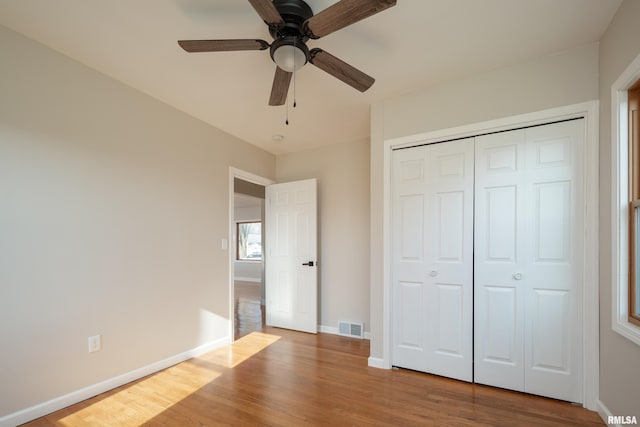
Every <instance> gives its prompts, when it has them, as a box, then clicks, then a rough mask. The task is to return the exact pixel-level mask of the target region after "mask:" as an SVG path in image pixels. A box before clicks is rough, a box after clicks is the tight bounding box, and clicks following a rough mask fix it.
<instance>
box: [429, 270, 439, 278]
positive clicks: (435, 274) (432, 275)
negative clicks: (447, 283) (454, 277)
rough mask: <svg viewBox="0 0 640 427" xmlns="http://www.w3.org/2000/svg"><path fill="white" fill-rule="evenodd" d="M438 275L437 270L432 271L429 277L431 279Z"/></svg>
mask: <svg viewBox="0 0 640 427" xmlns="http://www.w3.org/2000/svg"><path fill="white" fill-rule="evenodd" d="M437 275H438V272H437V271H436V270H431V273H429V276H431V277H436V276H437Z"/></svg>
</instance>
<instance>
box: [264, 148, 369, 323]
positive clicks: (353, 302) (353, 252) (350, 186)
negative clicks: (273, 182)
mask: <svg viewBox="0 0 640 427" xmlns="http://www.w3.org/2000/svg"><path fill="white" fill-rule="evenodd" d="M276 165H277V166H276V176H277V181H278V182H286V181H296V180H301V179H307V178H317V179H318V211H319V212H318V228H319V234H318V236H319V239H318V240H319V248H318V249H319V254H320V258H319V260H318V271H319V279H320V280H319V307H318V313H320V319H319V323H320V325H321V327H322V329H323V330H327V331H331V332H335V331H332V330H331V328H337V327H338V321H339V320H346V321H351V322H364V323H365V330H366V331H369V144H368V141H359V142H354V143H348V144H336V145H330V146H328V147H324V148H318V149H314V150H307V151H302V152H298V153H294V154H283V155H279V156H278V157H277V160H276Z"/></svg>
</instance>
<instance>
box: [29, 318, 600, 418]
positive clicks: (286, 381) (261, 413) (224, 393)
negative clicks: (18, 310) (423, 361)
mask: <svg viewBox="0 0 640 427" xmlns="http://www.w3.org/2000/svg"><path fill="white" fill-rule="evenodd" d="M368 355H369V341H366V340H356V339H350V338H345V337H340V336H335V335H328V334H318V335H311V334H304V333H298V332H293V331H287V330H282V329H276V328H265V329H264V330H263V331H262V332H253V333H250V334H249V335H246V336H245V337H243V338H241V339H240V340H238V341H236V342H235V343H234V344H233V345H231V346H227V347H224V348H220V349H218V350H215V351H213V352H210V353H207V354H205V355H203V356H200V357H197V358H194V359H191V360H188V361H186V362H183V363H180V364H178V365H176V366H174V367H171V368H169V369H166V370H164V371H162V372H159V373H157V374H154V375H151V376H149V377H146V378H143V379H141V380H138V381H136V382H133V383H131V384H127V385H125V386H123V387H120V388H118V389H115V390H112V391H110V392H108V393H104V394H102V395H99V396H96V397H94V398H92V399H89V400H86V401H84V402H81V403H79V404H76V405H73V406H71V407H69V408H66V409H63V410H61V411H58V412H56V413H53V414H51V415H49V416H46V417H44V418H41V419H38V420H35V421H33V422H31V423H28V424H27V425H28V426H74V427H75V426H109V427H114V426H220V425H229V426H261V425H269V426H302V425H313V426H316V425H318V426H413V425H415V426H509V427H511V426H527V427H531V426H557V427H560V426H580V427H585V426H602V425H604V424H603V423H602V421H601V420H600V418H599V416H598V415H597V414H596V413H594V412H590V411H587V410H585V409H583V408H580V407H577V406H574V405H571V404H569V403H566V402H560V401H556V400H551V399H544V398H541V397H535V396H530V395H525V394H521V393H517V392H511V391H506V390H501V389H496V388H492V387H486V386H481V385H475V384H468V383H463V382H459V381H455V380H450V379H446V378H442V377H437V376H432V375H427V374H421V373H417V372H411V371H406V370H381V369H375V368H370V367H368V366H367V357H368Z"/></svg>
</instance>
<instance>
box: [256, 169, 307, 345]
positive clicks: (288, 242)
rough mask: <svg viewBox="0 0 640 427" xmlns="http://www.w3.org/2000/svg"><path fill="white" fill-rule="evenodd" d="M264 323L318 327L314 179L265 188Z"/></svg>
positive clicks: (301, 329)
mask: <svg viewBox="0 0 640 427" xmlns="http://www.w3.org/2000/svg"><path fill="white" fill-rule="evenodd" d="M265 210H266V212H265V221H266V241H265V246H266V248H267V249H266V260H265V270H266V271H265V277H266V286H265V287H266V323H267V325H269V326H276V327H280V328H287V329H293V330H298V331H303V332H311V333H316V332H317V328H318V314H317V313H318V308H317V307H318V303H317V298H318V290H317V289H318V285H317V206H316V180H315V179H309V180H304V181H295V182H287V183H283V184H274V185H270V186H268V187H267V188H266V201H265Z"/></svg>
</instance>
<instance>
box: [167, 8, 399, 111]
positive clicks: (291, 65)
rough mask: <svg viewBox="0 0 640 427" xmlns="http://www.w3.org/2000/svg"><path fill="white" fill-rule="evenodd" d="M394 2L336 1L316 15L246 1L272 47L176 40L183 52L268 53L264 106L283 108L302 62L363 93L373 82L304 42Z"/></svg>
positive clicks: (257, 42) (250, 41)
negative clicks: (270, 74) (272, 70)
mask: <svg viewBox="0 0 640 427" xmlns="http://www.w3.org/2000/svg"><path fill="white" fill-rule="evenodd" d="M396 2H397V0H340V1H339V2H337V3H335V4H334V5H332V6H329V7H328V8H326V9H324V10H323V11H322V12H320V13H318V14H317V15H314V14H313V11H312V10H311V8H310V7H309V5H308V4H307V3H305V2H304V0H273V1H271V0H249V3H251V6H253V8H254V9H255V11H256V12H257V13H258V15H260V17H261V18H262V19H263V20H264V22H265V23H266V24H267V25H268V26H269V33H270V34H271V36H272V37H273V40H274V41H273V43H271V44H269V43H268V42H266V41H264V40H256V39H230V40H180V41H178V44H179V45H180V47H182V48H183V49H184V50H185V51H187V52H225V51H238V50H265V49H270V53H271V59H272V60H273V62H275V63H276V65H277V68H276V74H275V77H274V79H273V85H272V87H271V96H270V98H269V105H284V103H285V101H286V99H287V92H288V91H289V84H290V82H291V76H292V75H293V72H294V71H295V70H297V69H299V68H300V67H302V66H303V65H305V64H306V63H307V62H309V63H311V64H313V65H315V66H316V67H318V68H320V69H321V70H323V71H325V72H327V73H329V74H331V75H332V76H334V77H336V78H338V79H339V80H342V81H343V82H344V83H346V84H348V85H349V86H351V87H353V88H355V89H357V90H359V91H360V92H364V91H366V90H367V89H369V88H370V87H371V85H372V84H373V82H374V81H375V80H374V78H373V77H371V76H368V75H367V74H365V73H363V72H362V71H360V70H358V69H356V68H354V67H352V66H351V65H349V64H347V63H346V62H344V61H342V60H340V59H338V58H336V57H335V56H333V55H331V54H330V53H328V52H326V51H324V50H322V49H319V48H313V49H311V50H310V49H309V48H308V47H307V45H306V42H307V40H309V39H319V38H320V37H324V36H326V35H328V34H331V33H333V32H335V31H337V30H340V29H342V28H344V27H346V26H348V25H351V24H354V23H356V22H358V21H361V20H363V19H365V18H368V17H370V16H372V15H375V14H376V13H378V12H382V11H383V10H385V9H388V8H390V7H391V6H395V4H396Z"/></svg>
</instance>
